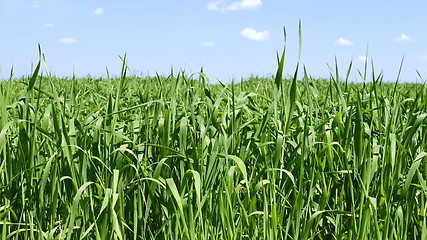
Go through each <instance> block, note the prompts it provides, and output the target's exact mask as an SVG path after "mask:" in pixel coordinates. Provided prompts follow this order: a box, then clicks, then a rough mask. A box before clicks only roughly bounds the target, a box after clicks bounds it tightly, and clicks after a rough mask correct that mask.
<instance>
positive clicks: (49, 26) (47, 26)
mask: <svg viewBox="0 0 427 240" xmlns="http://www.w3.org/2000/svg"><path fill="white" fill-rule="evenodd" d="M43 27H45V28H53V27H55V25H54V24H53V23H46V24H44V25H43Z"/></svg>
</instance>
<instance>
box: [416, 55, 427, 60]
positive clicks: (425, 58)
mask: <svg viewBox="0 0 427 240" xmlns="http://www.w3.org/2000/svg"><path fill="white" fill-rule="evenodd" d="M417 58H418V59H420V60H427V55H424V56H418V57H417Z"/></svg>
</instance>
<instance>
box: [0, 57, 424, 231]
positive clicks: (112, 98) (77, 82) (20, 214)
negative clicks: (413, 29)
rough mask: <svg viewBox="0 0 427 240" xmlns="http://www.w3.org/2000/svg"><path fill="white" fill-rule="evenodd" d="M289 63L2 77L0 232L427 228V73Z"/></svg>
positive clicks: (410, 229) (379, 229)
mask: <svg viewBox="0 0 427 240" xmlns="http://www.w3.org/2000/svg"><path fill="white" fill-rule="evenodd" d="M280 65H281V66H282V67H283V58H282V61H280V59H279V71H278V74H277V76H276V77H275V79H269V78H250V79H247V80H244V81H242V82H240V83H233V82H231V83H227V84H221V83H220V84H209V83H208V80H207V78H206V77H205V75H204V74H203V73H201V74H200V78H198V79H197V78H194V77H191V76H190V77H188V76H186V75H185V74H184V73H180V74H178V75H174V74H171V75H170V76H168V77H161V76H157V77H154V78H151V77H146V78H138V77H127V76H126V71H127V66H126V64H125V61H124V65H123V72H122V75H121V77H120V78H118V79H103V78H100V79H93V78H90V77H88V78H83V79H75V78H72V79H61V78H55V77H52V76H49V75H47V76H41V75H40V74H38V71H39V67H37V68H36V70H35V72H34V75H33V76H32V77H28V78H21V79H14V80H12V79H11V80H10V81H5V82H1V83H0V113H1V115H0V129H1V131H0V160H1V162H0V179H1V185H0V232H1V236H0V238H1V239H64V238H67V239H426V237H427V229H426V209H427V207H426V197H427V186H426V180H425V179H426V177H427V164H426V157H425V155H426V152H425V149H426V147H427V145H426V142H425V141H424V140H423V139H426V133H427V126H426V120H425V119H426V116H427V111H426V108H427V90H426V88H425V85H421V84H395V83H393V84H392V83H385V82H382V75H379V76H376V75H375V74H372V79H371V80H368V79H365V78H364V79H362V80H364V83H362V84H354V83H348V82H347V81H340V78H339V76H338V70H336V71H332V74H331V78H330V79H327V80H315V79H312V78H310V77H309V76H308V75H307V74H306V75H305V76H304V77H302V78H301V80H298V81H297V76H296V74H295V77H294V78H293V79H283V78H282V77H281V68H280ZM39 66H40V64H39ZM347 76H348V75H347ZM361 76H363V74H361ZM365 76H366V74H365Z"/></svg>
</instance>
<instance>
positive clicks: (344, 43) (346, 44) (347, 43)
mask: <svg viewBox="0 0 427 240" xmlns="http://www.w3.org/2000/svg"><path fill="white" fill-rule="evenodd" d="M334 44H336V45H339V46H343V47H351V46H353V45H354V43H353V42H352V41H350V40H348V39H344V38H339V39H338V40H336V41H335V42H334Z"/></svg>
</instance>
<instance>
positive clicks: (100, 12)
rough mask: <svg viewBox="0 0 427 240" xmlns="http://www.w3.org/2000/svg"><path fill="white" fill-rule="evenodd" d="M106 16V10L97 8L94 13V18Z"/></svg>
mask: <svg viewBox="0 0 427 240" xmlns="http://www.w3.org/2000/svg"><path fill="white" fill-rule="evenodd" d="M102 14H104V9H103V8H101V7H100V8H97V9H95V10H94V11H93V12H92V16H99V15H102Z"/></svg>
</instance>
